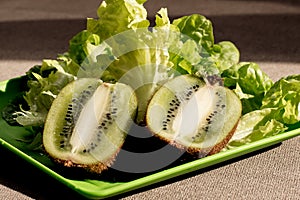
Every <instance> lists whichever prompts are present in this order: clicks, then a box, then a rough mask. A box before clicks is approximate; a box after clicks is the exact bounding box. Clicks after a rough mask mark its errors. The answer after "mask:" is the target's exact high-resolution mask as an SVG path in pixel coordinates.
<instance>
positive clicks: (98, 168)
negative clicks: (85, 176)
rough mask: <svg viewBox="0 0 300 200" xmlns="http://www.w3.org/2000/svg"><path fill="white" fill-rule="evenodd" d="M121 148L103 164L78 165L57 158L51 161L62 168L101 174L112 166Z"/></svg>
mask: <svg viewBox="0 0 300 200" xmlns="http://www.w3.org/2000/svg"><path fill="white" fill-rule="evenodd" d="M120 149H121V147H120V148H119V150H118V151H117V152H116V153H115V155H114V156H112V157H111V158H110V159H109V160H107V161H105V162H98V163H95V164H90V165H87V164H78V163H74V162H72V161H71V160H62V159H58V158H52V157H50V158H52V160H53V161H54V162H55V163H57V164H59V165H61V166H64V167H69V168H80V169H84V170H86V171H87V172H90V173H93V174H101V173H102V172H103V171H105V170H108V169H109V167H111V166H112V164H113V163H114V161H115V159H116V157H117V155H118V153H119V151H120Z"/></svg>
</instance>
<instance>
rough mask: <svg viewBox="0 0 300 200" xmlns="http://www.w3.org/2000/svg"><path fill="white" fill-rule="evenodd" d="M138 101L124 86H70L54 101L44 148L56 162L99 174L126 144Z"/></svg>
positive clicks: (91, 82) (84, 82)
mask: <svg viewBox="0 0 300 200" xmlns="http://www.w3.org/2000/svg"><path fill="white" fill-rule="evenodd" d="M136 108H137V100H136V97H135V93H134V92H133V90H132V89H131V88H130V87H129V86H127V85H125V84H121V83H116V84H109V83H102V82H101V81H99V80H97V79H92V78H82V79H78V80H76V81H73V82H72V83H70V84H68V85H67V86H66V87H65V88H63V90H62V91H61V92H60V93H59V94H58V96H57V97H56V99H55V100H54V102H53V104H52V106H51V108H50V110H49V113H48V116H47V120H46V123H45V127H44V133H43V144H44V147H45V150H46V151H47V153H48V154H49V156H51V157H52V158H53V159H54V160H55V161H57V162H58V163H61V164H63V165H65V166H68V167H82V168H84V169H87V170H89V171H93V172H96V173H100V172H101V171H103V170H105V169H107V168H108V167H109V166H110V165H111V164H112V163H113V161H114V159H115V156H116V155H117V153H118V152H119V150H120V148H121V146H122V145H123V143H124V140H125V137H126V133H127V131H128V130H129V128H130V124H131V122H132V118H133V117H134V115H135V113H136Z"/></svg>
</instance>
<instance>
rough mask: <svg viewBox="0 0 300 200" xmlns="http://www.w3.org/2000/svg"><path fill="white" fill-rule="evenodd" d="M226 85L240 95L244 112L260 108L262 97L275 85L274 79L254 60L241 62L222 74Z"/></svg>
mask: <svg viewBox="0 0 300 200" xmlns="http://www.w3.org/2000/svg"><path fill="white" fill-rule="evenodd" d="M221 76H222V78H223V79H224V85H225V86H226V87H228V88H230V89H232V90H234V91H235V93H236V94H237V95H238V96H239V98H240V99H241V101H242V106H243V114H246V113H248V112H251V111H253V110H259V109H260V107H261V106H262V99H263V98H264V96H265V94H266V93H267V91H268V90H269V89H270V88H271V86H272V85H273V81H272V80H271V79H270V78H269V76H268V75H267V74H266V73H264V72H263V71H262V70H261V69H260V67H259V66H258V65H257V64H256V63H253V62H240V63H238V64H236V65H233V66H232V67H230V68H228V69H226V70H224V71H223V72H222V74H221Z"/></svg>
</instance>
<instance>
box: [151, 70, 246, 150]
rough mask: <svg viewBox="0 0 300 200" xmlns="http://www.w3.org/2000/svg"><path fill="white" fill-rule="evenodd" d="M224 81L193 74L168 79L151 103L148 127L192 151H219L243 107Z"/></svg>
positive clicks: (173, 142) (167, 139)
mask: <svg viewBox="0 0 300 200" xmlns="http://www.w3.org/2000/svg"><path fill="white" fill-rule="evenodd" d="M220 82H221V79H220V78H219V79H218V78H215V79H214V78H213V77H209V79H208V81H204V80H203V79H200V78H199V77H196V76H193V75H181V76H178V77H176V78H174V79H172V80H170V81H168V82H166V83H165V84H164V85H163V86H162V87H161V88H160V89H159V90H158V91H157V92H156V93H155V94H154V96H153V98H152V99H151V101H150V103H149V105H148V108H147V115H146V122H147V126H148V128H149V129H150V130H151V131H152V132H153V133H154V135H155V136H158V137H159V138H161V139H163V140H165V141H167V142H168V143H170V144H173V145H175V146H176V147H178V148H182V149H185V150H187V151H188V152H190V153H192V154H197V155H198V156H204V155H208V154H214V153H217V152H219V151H220V150H221V149H222V148H223V147H224V146H225V145H226V143H227V142H228V141H229V140H230V138H231V137H232V135H233V132H234V130H235V128H236V126H237V123H238V121H239V118H240V116H241V111H242V107H241V102H240V99H239V98H238V97H237V96H236V95H235V93H234V92H233V91H231V90H229V89H228V88H226V87H223V86H222V84H220Z"/></svg>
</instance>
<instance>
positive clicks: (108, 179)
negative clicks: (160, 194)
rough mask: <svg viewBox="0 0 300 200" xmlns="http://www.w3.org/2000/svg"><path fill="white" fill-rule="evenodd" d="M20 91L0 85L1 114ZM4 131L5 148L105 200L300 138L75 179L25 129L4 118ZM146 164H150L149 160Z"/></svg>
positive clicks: (15, 83)
mask: <svg viewBox="0 0 300 200" xmlns="http://www.w3.org/2000/svg"><path fill="white" fill-rule="evenodd" d="M20 88H22V82H21V78H15V79H11V80H8V81H4V82H0V111H1V110H2V109H3V108H4V106H5V105H6V104H7V103H8V102H9V101H10V100H11V99H13V98H14V97H15V96H16V95H18V94H20V90H21V89H20ZM0 130H1V131H0V143H1V145H2V146H4V147H5V148H7V149H9V150H10V151H12V152H14V153H15V154H17V155H18V156H20V157H21V158H23V159H25V160H26V161H28V162H29V163H31V164H32V165H34V166H36V167H37V168H38V169H40V170H42V171H43V172H45V173H47V174H48V175H50V176H51V177H53V178H55V179H56V180H58V181H60V182H61V183H63V184H65V185H66V186H68V187H70V188H71V189H73V190H74V191H76V192H78V193H79V194H81V195H83V196H85V197H87V198H91V199H102V198H107V197H111V196H115V195H118V194H122V193H125V192H129V191H132V190H135V189H138V188H142V187H145V186H147V185H151V184H154V183H157V182H161V181H164V180H167V179H170V178H173V177H176V176H180V175H183V174H186V173H189V172H192V171H195V170H199V169H202V168H205V167H208V166H212V165H215V164H217V163H221V162H224V161H226V160H229V159H232V158H235V157H239V156H241V155H244V154H247V153H250V152H253V151H256V150H259V149H262V148H266V147H268V146H271V145H274V144H277V143H280V142H282V141H284V140H287V139H289V138H292V137H295V136H298V135H300V128H299V127H298V128H297V129H294V130H292V131H287V132H285V133H282V134H279V135H276V136H272V137H268V138H264V139H262V140H260V141H256V142H253V143H250V144H246V145H243V146H241V147H237V148H234V149H230V150H227V151H222V152H220V153H217V154H215V155H211V156H207V157H204V158H199V159H181V160H180V159H179V161H176V162H174V163H171V164H170V165H168V166H165V167H163V168H162V169H157V170H153V171H148V172H147V173H133V172H128V171H127V172H126V171H123V172H122V171H118V170H113V169H109V170H107V171H106V172H104V173H103V175H99V176H91V175H86V174H82V175H79V176H72V175H70V174H71V173H68V170H69V169H65V168H63V167H58V166H57V165H56V164H55V163H53V162H52V161H51V160H50V159H49V158H48V157H47V156H46V155H45V154H43V153H41V152H38V151H33V150H30V149H29V148H28V145H27V144H26V143H24V142H23V141H22V140H24V137H26V135H28V131H26V130H25V129H24V128H22V127H16V126H10V125H8V124H7V123H6V122H5V121H4V120H3V119H2V117H0ZM171 153H172V152H171ZM149 159H150V158H149ZM152 159H153V160H150V162H151V163H156V162H160V161H161V159H162V158H161V157H160V158H159V160H157V159H155V158H152ZM145 162H147V161H146V160H145ZM126 165H129V167H130V161H129V162H128V163H126ZM85 175H86V176H85Z"/></svg>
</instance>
